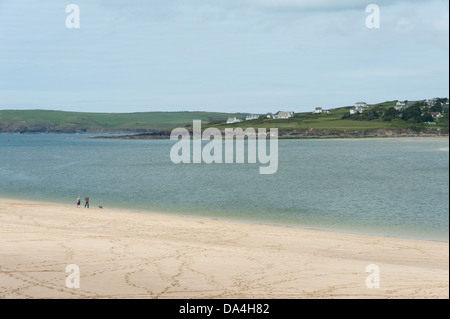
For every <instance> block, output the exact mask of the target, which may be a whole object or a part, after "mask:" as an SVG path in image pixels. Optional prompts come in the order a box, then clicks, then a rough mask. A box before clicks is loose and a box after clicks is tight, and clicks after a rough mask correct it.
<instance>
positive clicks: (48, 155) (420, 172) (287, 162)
mask: <svg viewBox="0 0 450 319" xmlns="http://www.w3.org/2000/svg"><path fill="white" fill-rule="evenodd" d="M88 137H89V135H68V134H67V135H66V134H61V135H57V134H38V135H24V134H20V135H13V134H11V135H10V134H2V135H0V197H1V198H9V199H21V200H32V201H39V202H53V203H61V204H67V205H74V206H75V202H76V198H77V197H78V196H81V197H82V204H83V198H84V196H86V195H90V198H91V207H96V206H103V207H104V208H118V209H127V210H136V211H142V212H143V213H145V212H161V213H166V214H174V215H178V216H196V217H206V218H213V219H221V220H233V221H241V222H250V223H261V224H271V225H281V226H291V227H303V228H312V229H322V230H331V231H337V232H349V233H358V234H368V235H381V236H392V237H403V238H415V239H427V240H439V241H448V239H449V233H448V231H449V149H448V140H447V141H445V140H436V139H412V138H411V139H336V140H280V141H279V142H278V148H279V152H278V170H277V172H276V173H275V174H270V175H261V174H259V167H260V166H261V165H262V164H260V163H256V164H249V163H247V162H246V163H243V164H236V163H233V164H216V163H212V164H205V163H201V164H185V163H182V164H174V163H173V162H172V161H171V159H170V150H171V148H172V146H173V145H174V144H175V142H174V141H170V140H120V139H91V138H88ZM205 143H207V142H205ZM92 211H93V213H95V211H94V210H92Z"/></svg>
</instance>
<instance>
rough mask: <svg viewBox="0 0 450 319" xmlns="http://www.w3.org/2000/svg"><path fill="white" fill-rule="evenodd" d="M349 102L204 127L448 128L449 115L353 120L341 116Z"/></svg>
mask: <svg viewBox="0 0 450 319" xmlns="http://www.w3.org/2000/svg"><path fill="white" fill-rule="evenodd" d="M395 103H396V101H388V102H383V103H379V104H376V105H374V106H373V107H378V108H382V109H384V110H386V109H388V108H390V107H393V106H395ZM350 108H351V107H350V106H348V107H342V108H337V109H334V110H330V112H329V113H322V114H313V113H311V112H309V113H298V114H295V116H294V117H292V118H289V119H269V118H267V117H265V116H261V117H260V118H259V119H257V120H250V121H243V122H240V123H234V124H226V123H224V122H213V123H209V124H206V125H203V126H202V128H207V127H216V128H218V129H220V130H223V129H225V128H236V127H240V128H242V129H246V128H248V127H253V128H266V129H270V128H278V131H279V132H295V131H297V132H304V131H308V130H315V131H327V132H346V131H367V130H378V129H386V130H401V129H414V130H424V129H431V130H432V129H446V130H447V131H448V119H447V120H445V119H443V120H442V121H441V122H440V123H438V124H437V125H430V124H425V123H410V122H406V121H403V120H400V119H396V120H392V121H383V120H382V119H377V120H370V121H369V120H353V119H342V116H343V115H344V114H348V113H349V111H350Z"/></svg>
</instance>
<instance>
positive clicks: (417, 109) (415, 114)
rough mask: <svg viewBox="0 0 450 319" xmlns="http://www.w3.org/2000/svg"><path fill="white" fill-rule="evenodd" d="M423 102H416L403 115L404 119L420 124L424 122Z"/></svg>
mask: <svg viewBox="0 0 450 319" xmlns="http://www.w3.org/2000/svg"><path fill="white" fill-rule="evenodd" d="M423 105H424V104H422V103H421V102H416V103H414V104H413V105H412V106H410V107H408V108H407V109H405V110H404V111H403V113H402V115H401V116H402V119H403V120H405V121H409V122H413V123H420V122H422V109H421V106H423Z"/></svg>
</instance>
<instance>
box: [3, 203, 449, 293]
mask: <svg viewBox="0 0 450 319" xmlns="http://www.w3.org/2000/svg"><path fill="white" fill-rule="evenodd" d="M0 232H1V241H0V298H165V299H174V298H183V299H184V298H207V299H215V298H225V299H228V298H242V299H248V298H263V299H277V298H293V299H304V298H314V299H317V298H449V244H448V242H436V241H421V240H410V239H397V238H388V237H376V236H363V235H353V234H342V233H334V232H323V231H317V230H307V229H296V228H286V227H276V226H265V225H255V224H244V223H232V222H225V221H218V220H209V219H196V218H187V217H177V216H168V215H163V214H153V213H151V214H146V213H139V212H126V211H119V210H107V209H99V208H90V209H84V208H78V209H77V208H76V207H72V206H63V205H52V204H40V203H30V202H19V201H8V200H0ZM70 264H75V265H77V266H78V267H79V271H80V274H79V279H80V280H79V284H80V287H79V288H70V286H71V284H73V283H76V280H74V281H71V280H68V281H67V278H68V277H70V276H73V275H74V273H72V272H66V267H67V266H68V265H70ZM371 264H374V265H376V266H377V267H378V268H379V288H377V287H373V288H369V287H370V285H371V283H376V274H375V273H373V272H372V273H369V272H366V267H367V266H368V265H371ZM368 276H373V277H374V278H375V279H374V280H369V281H368V282H369V287H368V286H367V284H366V279H367V277H368ZM67 282H68V283H69V287H67V286H66V283H67Z"/></svg>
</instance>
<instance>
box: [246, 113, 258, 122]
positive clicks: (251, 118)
mask: <svg viewBox="0 0 450 319" xmlns="http://www.w3.org/2000/svg"><path fill="white" fill-rule="evenodd" d="M257 119H259V115H258V114H249V115H247V116H246V118H245V120H246V121H251V120H257Z"/></svg>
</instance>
